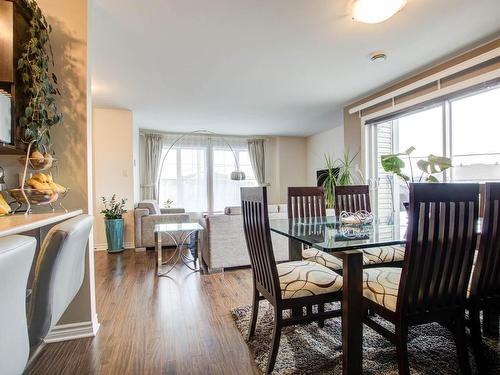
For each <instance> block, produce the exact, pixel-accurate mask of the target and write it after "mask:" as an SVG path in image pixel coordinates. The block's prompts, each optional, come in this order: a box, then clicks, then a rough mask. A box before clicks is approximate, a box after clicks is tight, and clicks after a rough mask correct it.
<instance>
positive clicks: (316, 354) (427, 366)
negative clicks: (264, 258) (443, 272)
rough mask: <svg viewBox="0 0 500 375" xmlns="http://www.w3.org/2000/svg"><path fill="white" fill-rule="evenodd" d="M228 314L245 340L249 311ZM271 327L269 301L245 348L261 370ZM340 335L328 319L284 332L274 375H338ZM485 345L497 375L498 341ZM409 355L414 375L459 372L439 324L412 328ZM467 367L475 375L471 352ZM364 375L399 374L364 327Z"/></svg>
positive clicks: (388, 352)
mask: <svg viewBox="0 0 500 375" xmlns="http://www.w3.org/2000/svg"><path fill="white" fill-rule="evenodd" d="M330 308H333V306H330ZM327 309H328V308H327ZM231 313H232V315H233V318H234V321H235V323H236V326H237V327H238V329H239V331H240V332H241V334H242V335H243V336H244V337H246V334H247V332H248V326H249V321H250V315H251V307H250V306H242V307H237V308H234V309H232V310H231ZM380 322H382V320H380ZM272 324H273V309H272V307H271V306H270V305H269V303H268V302H267V301H263V302H261V304H260V308H259V317H258V320H257V329H256V332H255V336H254V337H253V338H252V340H251V341H250V342H249V343H248V346H249V347H250V349H251V351H252V352H253V354H254V356H255V362H256V363H257V365H258V367H259V368H260V369H261V370H262V371H264V370H265V366H266V363H267V354H268V350H269V345H270V342H271V333H272ZM387 327H388V328H389V327H390V325H388V326H387ZM340 333H341V321H340V319H329V320H327V321H326V322H325V327H324V328H319V327H318V325H317V324H316V323H312V324H307V325H300V326H292V327H286V328H284V329H283V331H282V336H281V342H280V348H279V353H278V357H277V360H276V365H275V368H274V372H273V373H274V374H280V375H291V374H293V375H295V374H318V375H320V374H342V349H341V345H342V342H341V335H340ZM483 342H484V344H485V345H484V347H485V348H484V353H485V359H486V361H487V364H486V367H487V369H488V371H487V373H489V374H500V343H499V341H498V340H496V339H492V338H484V339H483ZM408 352H409V360H410V367H411V373H412V375H431V374H443V375H447V374H459V373H460V371H459V368H458V361H457V354H456V347H455V342H454V340H453V336H452V334H451V333H450V332H449V331H448V330H447V329H445V328H443V327H441V326H440V325H438V324H427V325H422V326H418V327H413V328H410V331H409V342H408ZM470 362H471V367H472V370H473V373H477V371H476V369H475V368H476V367H475V363H474V359H473V356H472V353H471V355H470ZM363 373H364V374H370V375H375V374H377V375H378V374H384V375H397V374H398V370H397V359H396V349H395V347H394V346H393V345H392V344H391V343H390V342H389V341H387V340H386V339H384V338H383V337H381V336H380V335H378V334H377V333H376V332H375V331H373V330H372V329H370V328H369V327H367V326H366V325H365V326H364V330H363Z"/></svg>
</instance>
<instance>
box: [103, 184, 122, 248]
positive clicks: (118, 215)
mask: <svg viewBox="0 0 500 375" xmlns="http://www.w3.org/2000/svg"><path fill="white" fill-rule="evenodd" d="M101 199H102V203H103V205H104V209H103V210H102V211H101V214H104V218H105V220H104V222H105V224H106V239H107V241H108V253H120V252H122V251H123V250H124V249H123V214H124V213H125V212H127V210H126V209H125V203H126V202H127V200H126V199H121V200H118V199H117V198H116V194H113V196H112V197H111V199H110V200H109V201H108V200H107V199H106V198H105V197H101Z"/></svg>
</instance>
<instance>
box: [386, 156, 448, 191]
mask: <svg viewBox="0 0 500 375" xmlns="http://www.w3.org/2000/svg"><path fill="white" fill-rule="evenodd" d="M413 151H415V147H413V146H412V147H410V148H409V149H407V150H406V151H404V152H401V153H398V154H389V155H382V156H381V163H382V168H384V171H386V172H391V173H394V174H395V175H397V176H399V177H400V178H401V179H402V180H403V181H404V182H405V183H406V184H407V185H408V184H409V183H410V182H422V181H425V182H439V180H438V179H437V177H436V176H435V175H436V174H439V173H443V172H444V171H445V170H447V169H448V168H451V167H452V164H451V160H450V159H449V158H446V157H443V156H436V155H432V154H430V155H429V156H427V158H426V159H421V160H418V161H417V167H418V169H419V170H420V172H421V173H420V177H418V178H416V177H415V174H414V171H413V164H412V159H411V154H412V153H413ZM400 156H403V157H406V158H408V166H409V167H410V176H408V175H407V174H405V173H403V169H404V168H405V166H406V163H405V162H404V161H403V159H401V158H400Z"/></svg>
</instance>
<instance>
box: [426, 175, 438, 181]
mask: <svg viewBox="0 0 500 375" xmlns="http://www.w3.org/2000/svg"><path fill="white" fill-rule="evenodd" d="M425 181H427V182H439V180H438V179H437V178H436V177H434V176H433V175H431V174H430V175H428V176H427V178H426V179H425Z"/></svg>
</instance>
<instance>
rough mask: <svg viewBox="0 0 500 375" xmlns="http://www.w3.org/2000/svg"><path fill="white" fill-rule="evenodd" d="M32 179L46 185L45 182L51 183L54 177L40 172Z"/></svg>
mask: <svg viewBox="0 0 500 375" xmlns="http://www.w3.org/2000/svg"><path fill="white" fill-rule="evenodd" d="M32 179H34V180H37V181H40V182H42V183H44V182H51V181H52V177H51V176H48V175H46V174H44V173H40V172H38V173H35V174H34V175H33V177H32Z"/></svg>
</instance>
